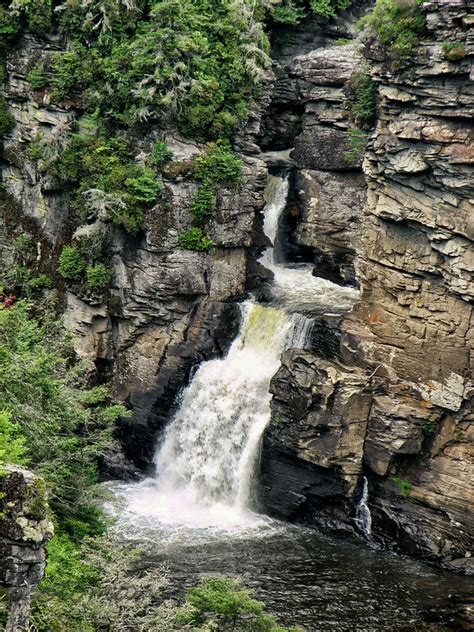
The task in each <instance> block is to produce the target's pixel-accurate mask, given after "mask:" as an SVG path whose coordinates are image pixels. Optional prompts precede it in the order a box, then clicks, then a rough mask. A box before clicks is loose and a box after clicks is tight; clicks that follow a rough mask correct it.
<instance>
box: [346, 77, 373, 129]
mask: <svg viewBox="0 0 474 632" xmlns="http://www.w3.org/2000/svg"><path fill="white" fill-rule="evenodd" d="M354 84H355V85H354V89H355V100H354V104H353V105H352V113H353V115H354V116H355V118H356V120H357V122H358V123H359V124H361V125H362V126H365V127H371V126H372V125H373V124H374V122H375V119H376V118H377V86H376V84H375V83H374V81H373V80H372V79H371V78H370V77H369V75H367V74H365V73H358V74H357V75H356V77H355V82H354Z"/></svg>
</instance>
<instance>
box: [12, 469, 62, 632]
mask: <svg viewBox="0 0 474 632" xmlns="http://www.w3.org/2000/svg"><path fill="white" fill-rule="evenodd" d="M0 493H1V514H0V583H1V585H2V586H3V587H4V588H5V590H6V592H7V595H8V601H9V604H8V605H9V606H10V607H9V616H8V620H7V622H6V627H5V630H6V631H7V632H17V631H18V630H26V629H27V628H28V623H29V617H30V601H31V597H32V595H33V593H34V591H35V589H36V586H37V584H38V583H39V581H40V580H41V579H42V578H43V575H44V569H45V564H46V551H45V543H46V541H47V540H49V538H50V537H51V536H52V534H53V525H52V524H51V522H50V520H49V515H48V505H47V498H46V490H45V483H44V481H42V480H41V479H39V478H38V477H36V476H34V475H33V474H32V473H31V472H29V471H28V470H25V469H23V468H20V467H18V466H8V469H7V470H6V471H3V472H2V473H1V476H0Z"/></svg>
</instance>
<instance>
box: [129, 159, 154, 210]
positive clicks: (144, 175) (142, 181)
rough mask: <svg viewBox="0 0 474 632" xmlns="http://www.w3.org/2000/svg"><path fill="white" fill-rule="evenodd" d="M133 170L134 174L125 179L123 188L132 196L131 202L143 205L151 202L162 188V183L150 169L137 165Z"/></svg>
mask: <svg viewBox="0 0 474 632" xmlns="http://www.w3.org/2000/svg"><path fill="white" fill-rule="evenodd" d="M135 172H136V175H134V176H132V177H129V178H126V179H125V181H124V188H125V190H126V191H127V193H129V195H130V196H131V197H132V201H133V203H135V204H144V205H145V206H148V205H150V204H153V202H155V201H156V198H157V196H158V194H159V193H160V192H161V191H162V190H163V185H162V183H161V182H160V180H158V179H157V177H156V175H155V174H154V173H153V171H152V170H151V169H147V168H146V167H144V168H140V167H138V168H136V169H135Z"/></svg>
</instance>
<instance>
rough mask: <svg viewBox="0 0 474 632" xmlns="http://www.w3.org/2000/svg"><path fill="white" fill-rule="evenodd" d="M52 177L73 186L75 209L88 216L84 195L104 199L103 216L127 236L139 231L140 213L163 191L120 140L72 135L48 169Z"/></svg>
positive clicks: (142, 217) (159, 181)
mask: <svg viewBox="0 0 474 632" xmlns="http://www.w3.org/2000/svg"><path fill="white" fill-rule="evenodd" d="M49 170H50V171H51V173H52V174H53V175H55V176H56V177H58V178H60V179H62V180H63V181H64V182H66V183H67V182H70V183H73V184H75V185H76V186H77V196H76V206H77V207H78V208H82V209H83V211H84V215H85V216H87V215H88V205H87V202H86V199H87V194H88V192H91V191H92V192H94V193H95V198H94V199H96V200H97V194H100V193H102V194H103V195H102V197H104V195H106V196H108V198H107V199H108V203H107V205H106V207H107V209H106V210H107V215H108V219H110V220H111V221H112V222H113V223H114V225H115V226H117V227H120V226H121V227H123V228H125V230H127V231H128V232H131V233H136V232H138V231H139V230H140V228H141V225H142V223H143V219H144V212H145V210H146V209H148V208H150V207H151V206H152V205H153V204H154V203H155V202H156V199H157V197H158V196H159V194H160V193H161V192H162V190H163V183H162V182H161V180H160V179H159V178H157V176H156V174H155V173H154V172H153V170H152V169H150V168H148V167H143V166H141V165H139V164H137V163H136V162H135V161H134V156H133V153H132V151H131V149H130V148H129V145H128V143H127V142H126V141H125V139H124V138H123V137H122V136H115V137H114V138H111V137H107V136H105V135H100V136H98V137H94V136H86V135H79V134H76V135H74V136H73V137H72V139H71V141H70V143H69V145H68V146H67V147H66V148H65V149H64V151H62V152H61V153H60V155H59V156H58V158H57V159H56V160H55V161H54V162H53V163H52V164H51V165H50V166H49Z"/></svg>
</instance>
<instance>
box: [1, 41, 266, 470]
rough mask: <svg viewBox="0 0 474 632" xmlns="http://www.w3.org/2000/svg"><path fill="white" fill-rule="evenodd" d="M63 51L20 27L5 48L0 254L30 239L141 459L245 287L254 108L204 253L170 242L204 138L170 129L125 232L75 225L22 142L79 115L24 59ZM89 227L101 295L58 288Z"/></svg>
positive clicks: (62, 139) (221, 340)
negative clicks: (101, 266)
mask: <svg viewBox="0 0 474 632" xmlns="http://www.w3.org/2000/svg"><path fill="white" fill-rule="evenodd" d="M63 49H64V42H63V41H62V40H61V39H55V38H54V37H52V38H49V39H44V38H41V39H37V38H36V37H34V36H32V35H26V36H25V37H23V38H22V40H21V41H20V42H19V43H18V45H17V46H16V47H15V48H14V49H12V50H10V51H9V53H8V59H7V70H8V74H7V82H6V89H5V94H6V98H7V101H8V103H9V106H10V110H11V112H12V114H13V115H14V117H15V119H16V123H17V124H16V127H15V128H14V130H13V132H12V133H11V135H9V136H8V137H7V138H6V139H5V144H4V151H3V163H2V174H3V183H4V186H5V192H4V193H3V201H4V204H3V209H4V211H3V213H2V220H1V221H2V224H0V239H1V246H2V247H1V253H0V261H1V263H2V266H4V267H5V269H7V267H8V266H10V265H11V263H12V261H13V258H14V246H13V244H14V241H15V238H16V237H17V236H18V235H20V234H22V235H25V234H26V235H28V236H30V237H31V239H32V240H33V241H34V242H35V243H36V245H37V251H38V257H37V259H36V260H35V261H32V262H31V265H30V268H33V269H34V271H36V272H38V273H40V272H47V273H48V275H50V276H51V275H52V276H53V277H54V281H55V287H56V288H57V289H58V290H59V297H60V299H61V300H62V302H63V303H64V320H65V323H66V324H67V326H68V328H69V329H70V330H71V331H72V332H73V333H74V335H75V346H76V351H77V353H78V354H79V355H80V356H81V357H82V358H84V359H87V360H89V361H90V365H91V371H99V373H103V374H104V375H105V376H108V377H111V376H112V377H113V380H114V383H115V385H116V392H117V395H118V396H119V397H120V398H121V399H122V400H123V401H126V402H127V404H128V405H129V406H130V408H131V410H132V411H133V417H132V418H131V419H127V420H126V421H124V422H123V427H121V428H120V429H119V434H120V438H122V439H123V441H124V442H125V445H126V449H127V455H128V457H130V458H131V459H132V460H133V461H134V462H135V464H136V465H138V466H140V467H142V468H144V467H146V466H147V465H148V464H149V460H150V457H151V455H152V454H153V447H154V438H155V435H156V432H157V431H158V430H159V429H160V428H161V427H162V425H163V423H164V422H165V421H167V420H168V418H169V414H170V409H171V407H172V404H173V401H174V399H175V396H176V394H177V392H178V391H179V389H180V388H181V387H182V386H183V384H184V383H185V382H186V379H187V377H188V375H189V372H190V370H191V368H192V366H193V365H195V364H196V363H198V362H200V361H202V360H203V359H207V358H210V357H212V356H215V355H219V354H222V353H224V352H225V350H226V348H227V346H228V344H229V343H230V341H231V340H232V338H233V337H234V335H235V333H236V330H237V327H238V321H239V314H240V312H239V308H238V306H237V305H236V304H235V301H236V300H238V299H241V298H242V297H243V295H244V294H245V292H246V288H247V277H248V276H249V275H251V274H252V270H254V269H255V266H254V267H253V268H252V262H253V253H254V250H255V248H257V250H258V244H257V245H256V239H255V234H256V231H257V227H258V223H259V222H261V219H259V216H258V211H260V210H261V208H262V207H263V205H264V199H263V191H264V187H265V183H266V174H267V170H266V166H265V163H264V162H263V161H262V160H261V159H260V158H259V157H258V155H256V154H258V147H257V145H255V143H254V141H253V139H254V136H255V134H256V133H257V131H258V125H259V116H258V115H257V114H255V115H253V119H252V120H253V123H252V125H253V127H254V128H255V129H254V130H252V125H250V123H249V126H248V129H247V130H245V132H242V133H241V134H240V136H239V138H238V139H237V141H238V142H236V145H237V147H240V148H241V149H242V150H243V151H245V152H246V154H241V158H242V159H243V162H244V167H243V176H244V178H243V180H244V184H243V186H242V187H241V188H239V189H231V188H228V189H227V188H225V187H222V188H220V189H219V191H218V196H217V198H218V199H217V212H216V214H215V216H214V217H213V218H212V220H211V221H210V222H209V226H208V233H209V236H210V237H211V239H212V240H213V241H214V242H215V244H216V248H215V249H213V250H212V252H211V253H198V252H189V251H183V250H182V249H180V248H179V236H180V234H181V233H182V232H183V231H184V230H185V229H187V228H189V226H190V224H191V216H190V211H189V209H190V205H191V201H192V198H193V196H194V195H195V193H196V191H197V188H198V184H197V183H196V181H195V180H194V179H193V166H194V162H195V160H196V158H197V157H198V156H201V155H202V154H203V153H204V151H205V147H204V146H202V145H198V144H196V143H193V142H190V141H186V140H185V139H183V138H182V137H181V136H180V135H179V134H178V133H176V132H175V131H173V130H169V131H168V132H167V134H166V138H165V140H166V142H167V145H168V146H169V148H170V150H171V151H172V153H173V158H172V162H170V163H169V164H168V165H167V166H166V168H165V169H164V173H163V181H164V185H165V192H164V195H163V196H162V199H161V200H160V202H159V203H158V204H157V206H156V207H155V208H152V209H151V210H150V211H148V212H147V214H146V217H145V222H144V226H143V230H142V231H141V232H140V233H139V234H138V235H136V236H132V235H129V234H126V233H125V232H123V231H121V230H120V229H116V228H114V227H113V226H112V224H111V223H110V222H107V221H106V220H104V219H102V218H101V217H98V218H97V220H96V221H95V223H92V224H91V223H89V224H87V225H85V226H81V227H80V228H79V229H77V230H75V219H74V213H73V211H72V210H71V209H70V205H69V195H70V194H69V192H68V190H67V187H66V188H65V187H64V185H63V184H61V183H60V182H59V181H56V180H55V178H53V177H51V175H50V174H48V173H44V172H43V170H42V169H41V161H38V160H35V159H32V157H31V154H30V152H29V149H28V148H29V144H30V141H34V140H35V139H38V138H41V139H42V142H43V143H49V147H56V146H61V144H63V145H64V146H66V145H67V142H68V138H69V137H70V134H71V133H72V132H73V131H74V129H75V126H76V127H77V125H79V126H80V125H81V115H82V113H81V109H80V103H79V102H78V103H75V102H69V101H68V102H66V103H61V104H59V105H58V104H55V103H53V102H52V101H51V98H50V95H49V94H48V92H47V91H45V90H39V91H38V90H32V89H31V86H30V85H29V83H28V82H27V81H26V76H27V74H28V72H29V70H30V69H31V67H32V66H34V64H36V63H38V61H39V60H42V61H44V62H45V64H46V66H47V62H48V60H49V59H50V58H51V56H52V55H54V54H55V53H57V52H58V51H61V50H63ZM156 133H157V132H155V131H152V132H150V134H149V135H148V136H147V137H145V138H140V139H138V138H137V139H136V150H137V154H140V153H141V154H142V155H143V154H147V153H150V152H151V149H152V146H153V143H154V141H155V139H156ZM97 235H100V236H101V238H102V239H103V240H104V242H105V243H106V244H107V250H108V255H109V256H110V257H111V263H112V267H113V270H114V278H113V282H112V287H111V289H110V292H109V295H108V297H107V298H106V300H104V297H103V296H100V295H94V294H93V293H91V292H87V291H84V290H81V289H79V288H75V287H70V288H69V289H66V288H65V287H64V282H63V280H62V279H61V278H60V277H59V276H58V275H57V274H56V272H55V270H56V267H57V257H58V255H59V253H60V252H61V249H62V247H63V246H64V244H65V243H68V242H69V241H70V240H71V239H80V238H82V237H89V238H92V237H94V236H97ZM257 241H258V240H257ZM51 300H53V296H51ZM109 460H110V462H107V463H106V464H105V467H106V469H107V470H109V471H112V470H113V471H114V472H115V473H117V471H118V469H121V471H122V472H123V474H124V475H126V476H128V475H130V473H132V472H133V471H134V469H133V467H131V466H130V464H129V465H128V466H126V465H125V462H124V461H123V459H122V458H119V457H118V456H117V454H113V455H111V456H110V459H109ZM119 463H121V464H122V465H121V466H120V468H119V467H118V464H119Z"/></svg>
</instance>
